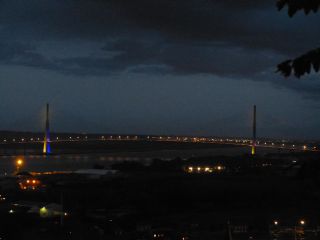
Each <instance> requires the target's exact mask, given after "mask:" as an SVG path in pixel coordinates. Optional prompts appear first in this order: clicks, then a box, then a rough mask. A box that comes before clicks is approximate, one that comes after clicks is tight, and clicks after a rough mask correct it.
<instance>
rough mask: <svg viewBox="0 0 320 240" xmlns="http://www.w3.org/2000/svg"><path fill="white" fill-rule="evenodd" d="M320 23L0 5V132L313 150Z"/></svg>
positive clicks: (144, 5)
mask: <svg viewBox="0 0 320 240" xmlns="http://www.w3.org/2000/svg"><path fill="white" fill-rule="evenodd" d="M319 20H320V14H311V15H310V16H304V14H303V13H299V14H297V15H296V16H295V17H294V18H292V19H290V18H289V17H288V16H287V14H286V12H285V11H281V12H278V11H277V9H276V7H275V1H270V0H268V1H266V0H259V1H254V0H251V1H246V0H241V1H234V0H223V1H221V0H27V1H26V0H0V36H1V38H0V96H1V101H0V119H1V121H0V123H1V124H0V128H1V129H2V130H20V131H41V130H42V129H43V127H44V123H43V113H44V109H45V103H46V102H50V104H51V107H52V119H51V126H52V130H53V131H64V132H106V133H123V134H179V135H207V136H210V135H220V136H249V135H250V128H251V119H250V118H251V111H252V105H253V104H256V105H257V107H258V135H259V136H266V137H267V136H268V137H281V138H318V139H320V108H319V107H320V76H319V75H316V74H312V75H310V76H308V77H303V78H302V79H294V78H289V79H284V78H283V77H282V76H280V75H279V74H277V73H275V70H276V65H277V64H278V63H279V62H281V61H283V60H286V59H287V58H291V57H295V56H297V55H300V54H302V53H304V52H305V51H307V50H310V49H312V48H315V47H318V46H319V41H320V28H319V22H320V21H319Z"/></svg>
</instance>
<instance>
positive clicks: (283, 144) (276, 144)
mask: <svg viewBox="0 0 320 240" xmlns="http://www.w3.org/2000/svg"><path fill="white" fill-rule="evenodd" d="M43 141H44V138H43V137H42V138H41V137H28V138H27V137H21V138H10V139H9V138H5V139H2V140H1V142H0V144H9V143H17V144H21V143H37V142H38V143H42V142H43ZM76 141H78V142H81V141H155V142H159V141H160V142H186V143H213V144H231V145H242V146H250V145H251V144H252V140H251V139H243V138H240V139H238V138H211V137H182V136H137V135H135V136H132V135H130V136H129V135H100V136H87V135H85V136H74V135H72V136H71V135H70V136H56V137H53V138H51V140H50V142H76ZM257 146H258V147H271V148H280V149H281V148H282V149H295V150H306V151H318V147H317V146H310V144H301V143H292V142H291V143H290V141H287V140H276V141H257Z"/></svg>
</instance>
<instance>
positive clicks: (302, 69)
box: [277, 0, 320, 78]
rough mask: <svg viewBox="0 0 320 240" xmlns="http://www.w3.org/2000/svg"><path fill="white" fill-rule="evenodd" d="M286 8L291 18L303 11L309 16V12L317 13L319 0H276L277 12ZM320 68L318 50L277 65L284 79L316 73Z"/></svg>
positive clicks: (319, 52) (319, 5)
mask: <svg viewBox="0 0 320 240" xmlns="http://www.w3.org/2000/svg"><path fill="white" fill-rule="evenodd" d="M286 6H287V7H288V14H289V16H290V17H292V16H293V15H294V14H295V13H296V12H298V11H304V12H305V14H309V13H310V12H311V11H313V12H317V11H318V9H319V7H320V0H278V2H277V7H278V10H282V9H283V8H284V7H286ZM319 68H320V48H317V49H314V50H312V51H309V52H307V53H305V54H303V55H301V56H299V57H297V58H295V59H289V60H286V61H284V62H282V63H280V64H279V65H278V72H281V73H282V75H284V76H285V77H289V76H290V75H291V74H294V75H295V76H296V77H298V78H299V77H301V76H302V75H304V74H309V73H310V72H311V70H312V69H313V70H314V71H315V72H318V71H319Z"/></svg>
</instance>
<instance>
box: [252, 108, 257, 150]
mask: <svg viewBox="0 0 320 240" xmlns="http://www.w3.org/2000/svg"><path fill="white" fill-rule="evenodd" d="M256 115H257V107H256V105H254V106H253V126H252V127H253V129H252V130H253V135H252V146H251V154H252V155H255V154H256V141H257V136H256V134H257V119H256Z"/></svg>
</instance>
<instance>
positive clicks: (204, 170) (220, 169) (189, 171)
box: [187, 165, 225, 173]
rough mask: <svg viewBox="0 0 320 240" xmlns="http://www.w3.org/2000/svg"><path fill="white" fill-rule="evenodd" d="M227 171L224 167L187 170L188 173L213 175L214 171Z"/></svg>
mask: <svg viewBox="0 0 320 240" xmlns="http://www.w3.org/2000/svg"><path fill="white" fill-rule="evenodd" d="M224 169H225V167H224V166H221V165H217V166H214V167H202V166H189V167H188V168H187V172H188V173H212V172H214V171H216V172H220V171H223V170H224Z"/></svg>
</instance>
